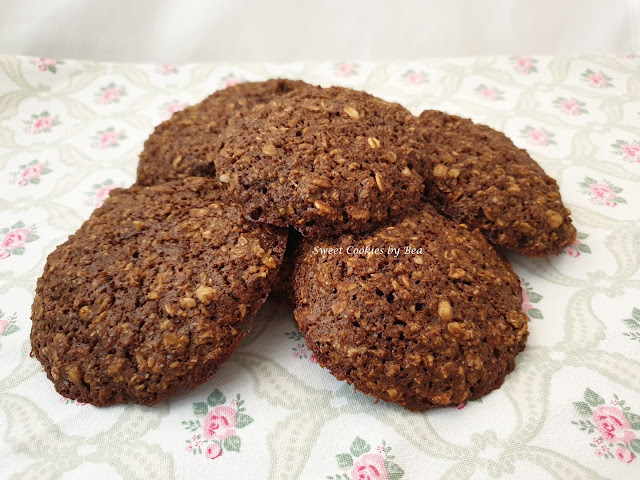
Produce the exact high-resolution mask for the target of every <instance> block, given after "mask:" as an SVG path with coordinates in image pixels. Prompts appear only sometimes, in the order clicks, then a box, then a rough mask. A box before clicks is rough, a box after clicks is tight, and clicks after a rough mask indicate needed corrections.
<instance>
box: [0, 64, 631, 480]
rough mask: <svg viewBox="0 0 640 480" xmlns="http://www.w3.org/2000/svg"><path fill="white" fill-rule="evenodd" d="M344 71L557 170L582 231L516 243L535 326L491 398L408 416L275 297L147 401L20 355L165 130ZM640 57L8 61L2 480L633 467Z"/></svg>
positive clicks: (0, 88) (0, 207)
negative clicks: (126, 398)
mask: <svg viewBox="0 0 640 480" xmlns="http://www.w3.org/2000/svg"><path fill="white" fill-rule="evenodd" d="M277 76H280V77H290V78H301V79H303V80H306V81H308V82H312V83H320V84H322V85H332V84H335V85H344V86H348V87H355V88H360V89H364V90H367V91H369V92H371V93H373V94H377V95H379V96H381V97H383V98H385V99H387V100H391V101H397V102H400V103H402V104H403V105H405V106H406V107H408V108H409V109H410V110H411V111H412V112H413V113H416V114H417V113H420V111H421V110H423V109H426V108H436V109H441V110H445V111H448V112H450V113H455V114H459V115H463V116H467V117H471V118H473V119H474V120H476V121H478V122H483V123H487V124H489V125H491V126H493V127H494V128H497V129H499V130H501V131H504V132H505V133H506V134H507V135H509V136H510V137H511V138H512V139H513V140H514V142H515V143H516V144H517V145H518V146H520V147H522V148H526V149H527V150H528V151H529V152H530V154H531V155H532V156H533V157H534V158H535V159H536V160H537V161H538V162H539V163H540V164H541V165H542V166H543V167H544V168H545V170H546V171H547V172H548V173H549V174H550V175H551V176H552V177H554V178H555V179H556V180H557V181H558V184H559V185H560V189H561V191H562V195H563V198H564V200H565V203H566V204H567V206H568V207H569V208H570V209H571V210H572V212H573V214H572V217H573V220H574V222H575V225H576V227H577V229H578V232H579V234H578V238H577V239H576V241H575V242H574V244H573V245H571V246H569V247H567V249H566V250H565V251H564V252H563V253H562V254H561V255H558V256H557V257H554V258H543V259H531V258H526V257H523V256H520V255H515V254H509V255H508V256H509V258H510V260H511V261H512V264H513V265H514V268H515V269H516V271H517V273H518V274H519V275H520V277H521V280H522V291H523V297H524V303H523V310H524V311H525V312H526V313H527V314H528V316H529V318H530V330H531V336H530V338H529V342H528V347H527V349H526V350H525V351H524V352H523V353H522V354H521V355H520V356H519V357H518V358H517V369H516V371H515V372H514V373H512V374H511V375H509V376H508V377H507V379H506V381H505V383H504V385H503V386H502V388H500V389H499V390H497V391H495V392H493V393H491V394H490V395H488V396H486V397H484V398H483V399H481V401H473V402H468V403H465V404H462V405H459V406H458V408H448V409H440V410H435V411H431V412H427V413H422V414H418V413H411V412H408V411H406V410H403V409H401V408H399V407H396V406H394V405H389V404H385V403H383V402H379V403H375V400H374V399H372V398H370V397H367V396H364V395H361V394H359V393H356V392H354V391H353V388H351V387H350V386H348V385H347V384H345V383H342V382H338V381H337V380H335V379H334V378H333V377H332V376H331V375H330V374H329V372H328V371H326V370H324V369H322V368H321V367H320V366H319V365H318V363H317V361H316V358H315V356H314V355H313V354H312V353H311V352H310V351H309V350H308V348H307V347H306V345H305V344H304V340H303V339H302V338H301V337H300V334H299V332H298V330H297V328H296V326H295V323H294V321H293V317H292V314H291V312H290V311H289V310H287V309H286V308H285V307H284V306H279V305H267V306H266V307H265V308H264V309H263V310H262V312H261V313H260V314H259V316H258V318H257V319H256V321H255V326H254V328H253V331H252V332H251V333H250V334H249V336H248V337H247V338H246V339H245V341H244V342H243V343H242V345H241V347H240V349H239V350H238V352H236V354H234V355H233V357H232V358H231V359H230V360H229V362H228V363H226V364H225V365H224V366H223V367H222V368H221V369H220V371H219V373H218V375H217V376H216V377H215V378H214V379H213V380H211V381H210V382H208V383H206V384H205V385H202V386H201V387H199V388H197V389H195V390H193V391H183V392H180V393H179V394H178V395H176V396H175V397H173V398H172V399H170V400H169V401H167V402H164V403H162V404H160V405H158V406H156V407H154V408H144V407H138V406H115V407H109V408H103V409H98V408H95V407H93V406H91V405H86V404H82V403H78V402H75V401H73V400H70V399H67V398H64V397H61V396H60V395H58V394H57V393H56V392H55V390H54V389H53V387H52V385H51V383H50V382H49V381H48V380H47V378H46V375H45V374H44V372H42V369H41V367H40V365H39V363H38V362H37V361H36V360H34V359H33V358H31V357H30V356H29V352H30V344H29V331H30V328H31V322H30V308H31V302H32V300H33V294H34V289H35V285H36V280H37V278H38V277H39V276H40V274H41V273H42V269H43V267H44V263H45V260H46V257H47V255H48V254H49V253H50V252H51V251H52V250H53V249H54V248H55V247H56V245H58V244H60V243H62V242H64V241H65V240H66V238H67V236H68V235H69V234H71V233H73V232H74V231H75V230H76V229H77V228H78V227H79V226H80V225H81V223H82V222H83V221H84V220H85V219H86V218H87V217H88V216H89V215H90V213H91V211H92V210H93V209H94V208H96V207H99V206H100V205H101V204H102V202H103V201H104V199H105V198H107V196H108V194H109V192H110V190H112V189H113V188H117V187H123V186H128V185H130V184H131V183H132V182H133V180H134V177H135V171H136V164H137V156H138V154H139V153H140V151H141V149H142V144H143V142H144V140H145V139H146V137H147V136H148V135H149V134H150V133H151V131H152V130H153V127H154V125H156V124H158V123H159V122H161V121H162V120H165V119H166V118H169V117H170V116H171V115H172V114H173V113H174V112H176V111H179V110H181V109H183V108H184V107H185V106H186V105H190V104H194V103H196V102H197V101H199V100H200V99H202V98H204V97H205V96H206V95H207V94H209V93H210V92H212V91H213V90H215V89H219V88H223V87H225V86H229V85H234V84H236V83H238V82H243V81H253V80H264V79H267V78H272V77H277ZM639 88H640V57H638V56H636V55H623V56H601V57H574V58H560V57H558V58H556V57H513V58H503V57H497V58H463V59H442V60H433V61H424V62H406V63H371V62H326V63H292V64H248V65H239V64H237V65H236V64H214V65H205V64H189V65H170V64H163V65H146V64H140V65H131V64H128V65H124V64H106V63H92V62H79V61H74V60H62V61H61V60H57V59H51V58H25V57H17V56H0V458H1V459H2V462H1V464H2V467H1V468H0V472H1V474H0V477H2V478H51V479H53V478H67V479H68V478H94V477H95V472H96V471H97V470H96V469H100V470H99V471H100V472H101V477H102V478H127V479H134V478H149V479H150V478H163V479H171V478H252V479H279V480H282V479H298V478H301V479H315V478H331V479H343V480H344V479H369V480H374V479H375V480H378V479H400V478H402V479H404V480H406V479H424V478H444V479H459V478H489V477H490V478H498V477H501V476H502V477H503V478H518V479H536V480H542V479H548V478H611V479H618V478H639V477H640V460H639V459H638V457H639V456H640V224H639V220H640V188H638V187H639V185H640V96H639Z"/></svg>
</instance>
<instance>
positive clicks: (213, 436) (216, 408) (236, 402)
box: [182, 389, 253, 460]
mask: <svg viewBox="0 0 640 480" xmlns="http://www.w3.org/2000/svg"><path fill="white" fill-rule="evenodd" d="M245 411H246V408H245V407H244V400H242V399H241V398H240V394H237V395H236V398H235V399H233V400H231V402H229V403H228V404H227V398H226V397H225V396H224V394H223V393H222V392H221V391H220V390H218V389H215V390H214V391H213V392H211V394H210V395H209V396H208V397H207V400H206V402H197V403H194V404H193V413H194V415H195V416H196V418H195V419H191V420H185V421H183V422H182V425H183V426H184V428H185V429H186V430H188V431H189V432H191V433H193V435H191V437H190V438H189V439H188V440H187V446H186V447H185V450H186V451H187V452H188V453H191V454H193V455H204V457H205V459H207V460H215V459H216V458H219V457H221V456H222V454H223V453H224V452H225V451H226V452H239V451H240V447H241V445H242V440H241V439H240V436H239V435H238V432H237V431H238V430H239V429H243V428H245V427H246V426H247V425H249V424H250V423H252V422H253V418H251V417H250V416H249V415H247V414H246V413H244V412H245ZM201 419H202V420H201Z"/></svg>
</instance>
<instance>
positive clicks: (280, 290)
mask: <svg viewBox="0 0 640 480" xmlns="http://www.w3.org/2000/svg"><path fill="white" fill-rule="evenodd" d="M301 240H302V236H301V235H300V234H299V233H298V231H297V230H295V229H293V228H289V238H288V240H287V250H286V251H285V252H284V258H283V259H282V265H280V270H278V275H276V279H275V280H274V281H273V286H272V287H271V293H270V294H269V298H273V299H275V300H279V301H283V302H286V303H292V304H293V303H295V298H294V296H293V270H294V268H295V259H296V255H297V254H298V249H299V247H300V242H301Z"/></svg>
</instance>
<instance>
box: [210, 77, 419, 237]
mask: <svg viewBox="0 0 640 480" xmlns="http://www.w3.org/2000/svg"><path fill="white" fill-rule="evenodd" d="M413 122H414V119H413V117H412V115H411V114H410V113H409V112H408V111H407V110H406V109H405V108H403V107H402V106H400V105H398V104H395V103H388V102H385V101H383V100H381V99H379V98H376V97H374V96H372V95H369V94H367V93H364V92H359V91H355V90H350V89H346V88H341V87H332V88H321V87H308V88H305V89H304V90H294V91H293V92H291V93H288V94H286V95H283V96H281V97H278V98H276V99H274V100H272V101H271V102H269V103H267V104H264V105H258V106H256V107H254V108H253V109H252V110H251V111H250V112H249V113H247V114H245V115H243V116H241V117H236V118H233V119H232V120H231V121H230V122H229V126H228V127H227V129H226V130H225V132H224V133H223V134H222V135H221V137H220V138H221V143H220V150H219V152H218V154H217V155H215V156H214V159H215V164H216V175H217V176H218V178H219V179H220V181H221V182H225V183H228V184H229V187H230V193H231V195H232V196H234V198H235V199H237V200H238V203H240V204H242V205H243V208H244V211H245V213H246V215H247V216H248V217H249V218H251V219H253V220H255V221H259V222H264V223H271V224H273V225H276V226H281V227H284V226H292V227H294V228H296V229H297V230H298V231H299V232H301V233H302V234H303V235H304V236H306V237H308V236H324V235H332V234H336V233H340V232H344V231H349V232H362V231H367V230H370V229H372V228H373V227H374V226H375V225H377V224H379V223H381V222H384V221H387V220H389V219H390V218H393V217H396V216H398V215H400V214H401V213H402V212H403V211H404V210H405V209H406V208H408V207H411V206H412V205H417V204H418V202H419V197H420V193H421V191H422V178H421V176H420V175H418V174H417V172H416V171H415V170H414V168H413V167H414V166H415V165H416V164H419V163H420V162H419V159H420V156H421V155H424V149H423V148H422V147H421V144H420V143H421V142H419V141H418V139H417V138H416V136H415V133H414V128H415V127H414V124H413Z"/></svg>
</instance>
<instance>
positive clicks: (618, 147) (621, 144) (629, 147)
mask: <svg viewBox="0 0 640 480" xmlns="http://www.w3.org/2000/svg"><path fill="white" fill-rule="evenodd" d="M611 148H612V149H613V153H614V154H615V155H619V156H621V157H622V160H623V161H625V162H628V163H640V142H638V141H637V140H631V141H625V140H621V139H618V140H616V143H613V144H611Z"/></svg>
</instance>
